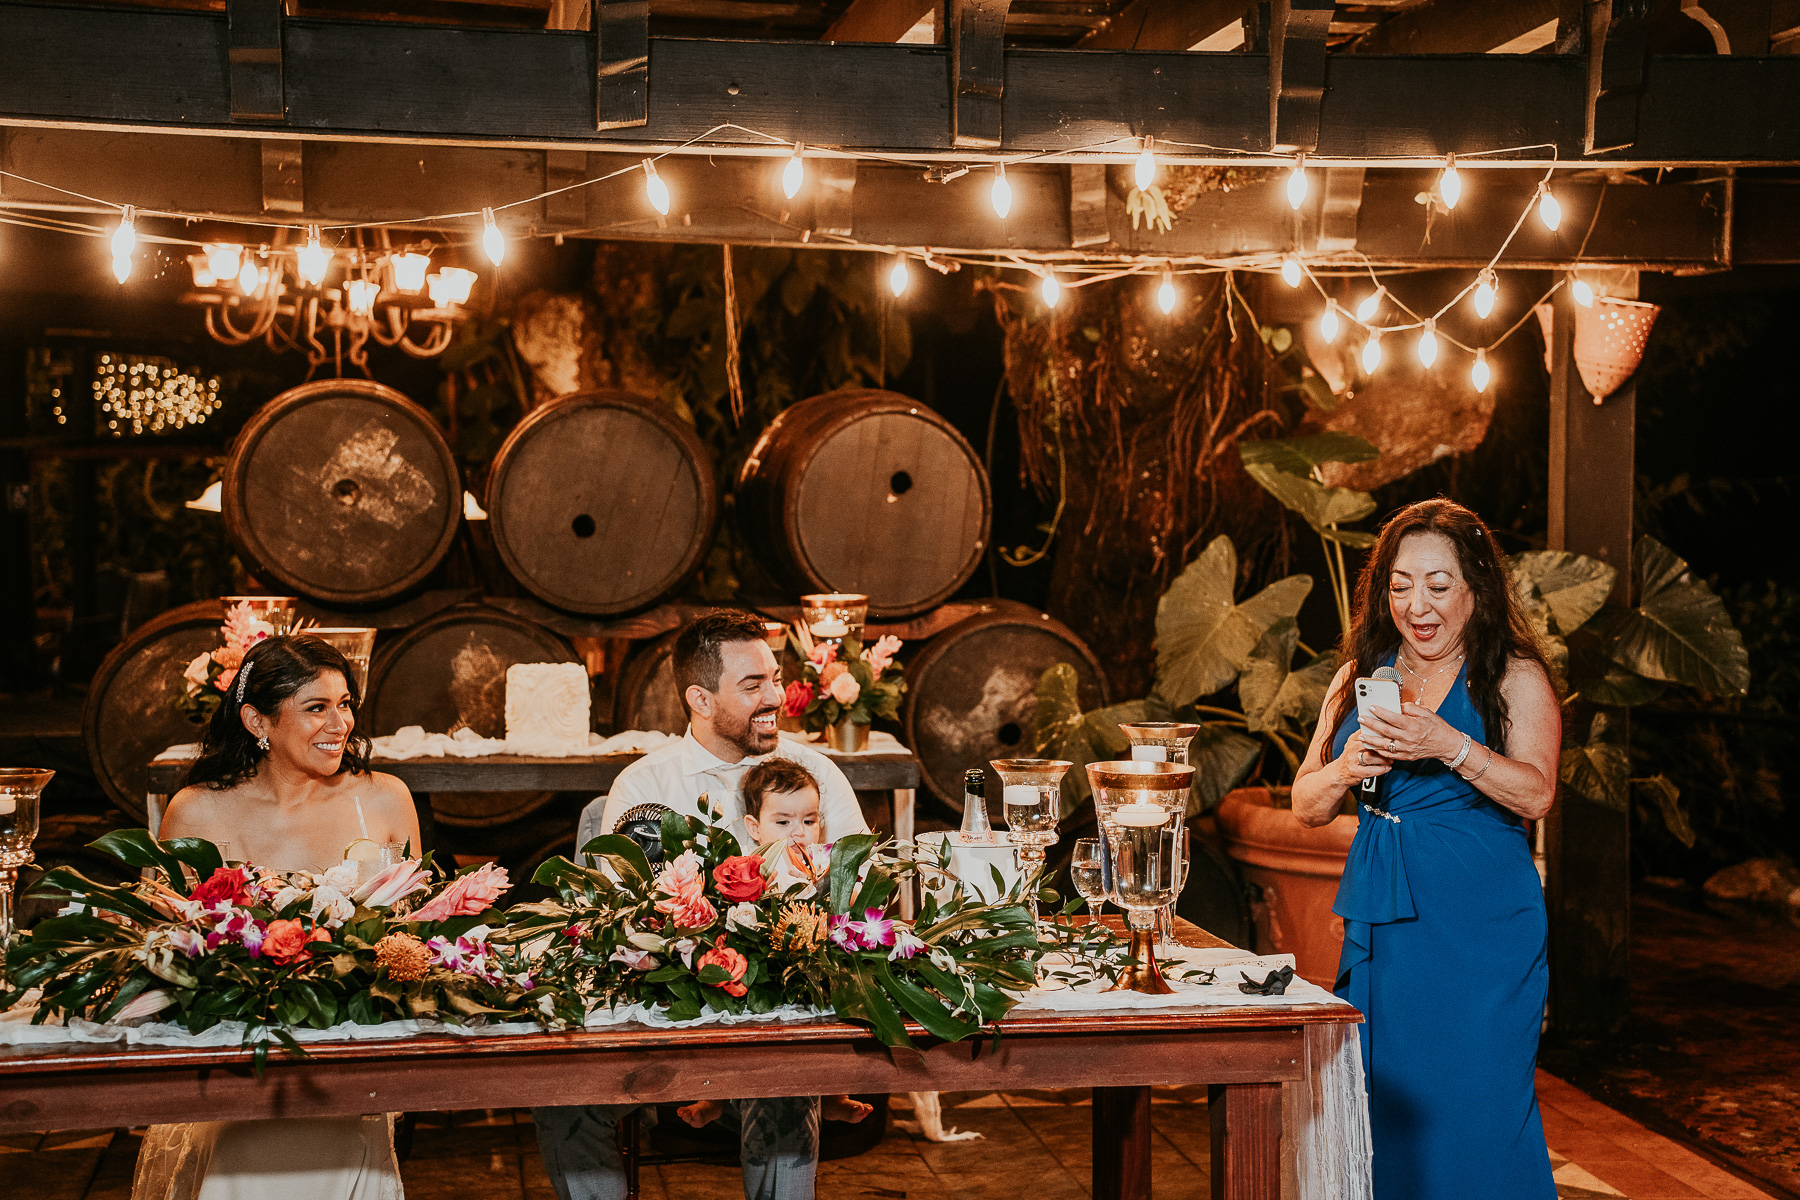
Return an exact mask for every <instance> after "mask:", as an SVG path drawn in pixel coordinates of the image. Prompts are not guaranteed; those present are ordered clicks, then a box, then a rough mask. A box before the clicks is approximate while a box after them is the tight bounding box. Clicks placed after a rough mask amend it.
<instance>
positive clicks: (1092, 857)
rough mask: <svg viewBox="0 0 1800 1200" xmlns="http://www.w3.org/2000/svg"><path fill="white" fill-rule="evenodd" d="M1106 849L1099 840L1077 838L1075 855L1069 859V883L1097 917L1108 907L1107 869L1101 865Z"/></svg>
mask: <svg viewBox="0 0 1800 1200" xmlns="http://www.w3.org/2000/svg"><path fill="white" fill-rule="evenodd" d="M1105 853H1106V851H1105V849H1104V845H1103V843H1102V842H1101V841H1100V839H1099V838H1077V839H1076V841H1075V854H1074V856H1073V857H1072V858H1070V859H1069V882H1070V883H1072V884H1074V885H1075V892H1076V894H1077V895H1079V896H1080V897H1081V898H1082V899H1083V900H1086V901H1087V902H1088V909H1089V911H1091V912H1092V913H1093V914H1094V915H1095V916H1099V915H1100V911H1101V909H1103V908H1105V907H1106V875H1107V871H1106V868H1105V867H1104V866H1103V865H1101V864H1102V862H1103V860H1104V857H1105Z"/></svg>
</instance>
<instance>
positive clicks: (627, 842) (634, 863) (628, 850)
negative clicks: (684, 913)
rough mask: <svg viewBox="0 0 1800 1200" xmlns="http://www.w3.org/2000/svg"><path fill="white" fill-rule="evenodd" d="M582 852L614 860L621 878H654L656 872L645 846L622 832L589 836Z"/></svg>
mask: <svg viewBox="0 0 1800 1200" xmlns="http://www.w3.org/2000/svg"><path fill="white" fill-rule="evenodd" d="M581 852H582V853H583V854H592V855H595V856H596V857H599V858H604V859H607V860H609V861H612V863H613V870H615V871H618V872H619V878H621V879H627V880H628V879H629V878H630V877H631V876H632V875H635V876H636V877H637V878H639V879H645V880H647V879H651V878H654V877H655V874H656V873H655V872H654V871H652V870H651V869H650V860H649V859H648V858H646V857H645V856H644V848H643V847H642V846H640V845H638V844H637V843H636V842H634V841H632V840H631V839H630V838H628V837H626V836H625V835H624V834H622V833H603V834H601V835H600V836H599V837H596V838H589V839H588V844H587V845H585V846H583V847H582V848H581ZM621 865H623V866H625V867H628V868H630V870H629V872H627V871H624V870H621V869H620V867H621ZM539 882H549V881H547V880H541V881H539Z"/></svg>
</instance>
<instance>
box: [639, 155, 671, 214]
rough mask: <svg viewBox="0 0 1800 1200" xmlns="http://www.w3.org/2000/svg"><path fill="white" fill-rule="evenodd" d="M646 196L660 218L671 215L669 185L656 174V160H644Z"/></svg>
mask: <svg viewBox="0 0 1800 1200" xmlns="http://www.w3.org/2000/svg"><path fill="white" fill-rule="evenodd" d="M644 195H645V196H647V197H649V199H650V207H651V208H654V209H655V210H656V212H657V215H658V216H664V217H666V216H668V215H669V185H668V184H666V183H664V182H663V181H662V176H661V175H658V174H657V173H656V160H655V159H650V158H646V159H645V160H644Z"/></svg>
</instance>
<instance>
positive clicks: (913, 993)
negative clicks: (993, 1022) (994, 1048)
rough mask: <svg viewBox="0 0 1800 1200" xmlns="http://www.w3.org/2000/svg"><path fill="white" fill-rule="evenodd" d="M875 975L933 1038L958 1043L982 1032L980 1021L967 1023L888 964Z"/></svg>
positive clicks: (880, 965) (878, 965)
mask: <svg viewBox="0 0 1800 1200" xmlns="http://www.w3.org/2000/svg"><path fill="white" fill-rule="evenodd" d="M875 973H876V976H877V978H878V979H880V981H881V983H882V984H883V985H884V986H885V987H886V988H887V990H888V991H889V992H891V993H893V995H894V998H895V999H896V1000H898V1001H900V1006H901V1007H902V1008H904V1009H905V1010H906V1015H907V1016H909V1017H911V1018H912V1019H913V1020H915V1021H917V1022H918V1023H919V1024H920V1025H922V1026H924V1027H925V1032H927V1033H929V1034H930V1035H931V1036H932V1037H935V1038H941V1039H943V1040H944V1041H946V1042H959V1041H961V1040H962V1039H963V1038H966V1037H968V1036H970V1035H971V1034H976V1033H980V1032H981V1022H979V1021H968V1020H964V1019H962V1018H960V1017H957V1016H956V1015H954V1014H953V1013H952V1012H951V1011H950V1008H949V1006H948V1005H946V1004H945V1003H944V1002H943V1001H942V1000H940V999H938V998H937V997H936V996H934V995H932V994H931V993H930V992H929V991H927V990H925V989H924V988H922V987H920V986H919V985H918V984H916V983H914V982H913V981H912V980H910V979H907V978H906V977H905V976H904V975H902V974H900V973H899V972H898V971H895V970H894V969H893V968H892V967H890V966H889V965H888V964H887V963H885V962H881V963H877V964H876V966H875Z"/></svg>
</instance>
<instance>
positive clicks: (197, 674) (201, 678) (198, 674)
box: [181, 652, 213, 688]
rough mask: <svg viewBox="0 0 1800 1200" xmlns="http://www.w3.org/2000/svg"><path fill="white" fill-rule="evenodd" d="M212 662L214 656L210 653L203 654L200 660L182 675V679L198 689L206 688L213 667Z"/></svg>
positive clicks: (190, 664)
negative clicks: (210, 669)
mask: <svg viewBox="0 0 1800 1200" xmlns="http://www.w3.org/2000/svg"><path fill="white" fill-rule="evenodd" d="M212 660H213V659H212V654H211V653H210V652H209V653H205V654H202V655H201V656H200V657H199V658H196V659H195V660H194V661H193V662H191V663H189V664H188V665H187V670H185V671H183V672H182V673H181V677H182V678H183V679H185V680H187V681H188V682H189V683H191V684H193V685H194V686H195V687H197V688H200V687H205V686H206V677H207V674H208V673H209V668H211V667H212Z"/></svg>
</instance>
